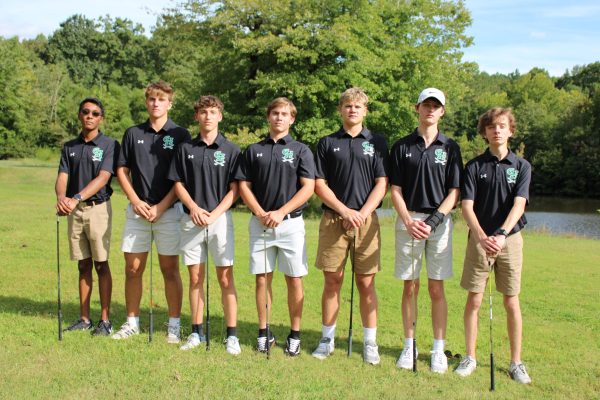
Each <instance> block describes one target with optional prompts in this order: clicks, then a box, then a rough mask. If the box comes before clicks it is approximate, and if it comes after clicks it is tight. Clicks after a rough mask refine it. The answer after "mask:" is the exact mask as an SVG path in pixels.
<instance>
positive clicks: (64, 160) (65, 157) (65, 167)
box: [58, 145, 69, 174]
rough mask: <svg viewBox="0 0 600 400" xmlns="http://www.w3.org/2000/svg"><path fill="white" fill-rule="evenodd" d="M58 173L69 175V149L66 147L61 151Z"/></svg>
mask: <svg viewBox="0 0 600 400" xmlns="http://www.w3.org/2000/svg"><path fill="white" fill-rule="evenodd" d="M58 172H64V173H66V174H68V173H69V149H67V146H66V145H64V146H63V148H62V150H61V151H60V163H59V164H58Z"/></svg>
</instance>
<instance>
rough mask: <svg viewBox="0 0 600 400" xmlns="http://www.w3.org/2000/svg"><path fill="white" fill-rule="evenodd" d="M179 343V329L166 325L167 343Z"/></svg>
mask: <svg viewBox="0 0 600 400" xmlns="http://www.w3.org/2000/svg"><path fill="white" fill-rule="evenodd" d="M180 341H181V327H180V326H179V325H169V324H167V343H169V344H178V343H179V342H180Z"/></svg>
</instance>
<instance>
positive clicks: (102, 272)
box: [55, 98, 119, 336]
mask: <svg viewBox="0 0 600 400" xmlns="http://www.w3.org/2000/svg"><path fill="white" fill-rule="evenodd" d="M78 118H79V121H80V122H81V132H80V134H79V135H78V136H77V138H75V139H73V140H71V141H69V142H67V143H65V145H64V147H63V149H62V152H61V157H60V165H59V167H58V176H57V178H56V185H55V192H56V200H57V201H56V212H57V214H58V215H59V216H67V220H68V229H69V249H70V253H71V259H72V260H77V264H78V268H79V311H80V313H79V315H80V316H79V319H78V320H77V321H75V322H73V323H72V324H71V325H70V326H69V327H68V328H67V329H66V330H67V331H78V330H89V329H92V328H93V322H92V320H91V318H90V298H91V295H92V282H93V276H92V275H93V274H92V269H93V268H95V269H96V273H97V274H98V286H99V292H100V307H101V311H100V321H99V322H98V325H97V326H96V328H95V329H94V331H93V332H92V334H93V335H94V336H108V335H110V334H111V332H112V325H111V323H110V320H109V314H110V298H111V294H112V277H111V274H110V268H109V265H108V254H109V249H110V234H111V223H112V209H111V205H110V196H111V194H112V188H111V186H110V181H111V179H112V176H113V174H114V166H115V161H116V157H117V156H118V152H119V143H118V142H117V141H116V140H114V139H111V138H109V137H108V136H105V135H104V134H103V133H102V132H101V131H100V123H101V122H102V120H103V118H104V106H103V105H102V103H101V102H100V100H98V99H95V98H86V99H84V100H83V101H82V102H81V103H80V104H79V113H78Z"/></svg>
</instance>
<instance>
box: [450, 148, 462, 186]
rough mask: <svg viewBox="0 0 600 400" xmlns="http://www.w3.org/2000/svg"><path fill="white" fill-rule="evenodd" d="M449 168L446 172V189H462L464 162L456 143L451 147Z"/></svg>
mask: <svg viewBox="0 0 600 400" xmlns="http://www.w3.org/2000/svg"><path fill="white" fill-rule="evenodd" d="M450 150H451V151H450V159H449V160H448V163H449V168H448V169H447V170H446V174H447V175H446V189H447V190H449V189H454V188H460V183H461V179H462V170H463V162H462V155H461V153H460V147H459V146H458V143H456V142H455V141H452V142H451V145H450Z"/></svg>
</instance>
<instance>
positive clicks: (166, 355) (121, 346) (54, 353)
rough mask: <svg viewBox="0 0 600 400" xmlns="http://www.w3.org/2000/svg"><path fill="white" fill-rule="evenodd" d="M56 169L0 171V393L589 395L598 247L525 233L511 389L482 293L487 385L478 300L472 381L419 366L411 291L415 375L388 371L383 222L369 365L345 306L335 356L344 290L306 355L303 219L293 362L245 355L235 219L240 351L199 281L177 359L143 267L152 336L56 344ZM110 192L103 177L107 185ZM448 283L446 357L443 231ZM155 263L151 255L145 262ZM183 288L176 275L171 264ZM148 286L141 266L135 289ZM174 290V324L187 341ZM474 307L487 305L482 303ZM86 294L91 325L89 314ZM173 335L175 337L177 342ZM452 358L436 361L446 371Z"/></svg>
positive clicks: (117, 304)
mask: <svg viewBox="0 0 600 400" xmlns="http://www.w3.org/2000/svg"><path fill="white" fill-rule="evenodd" d="M55 174H56V165H54V164H52V165H48V164H44V163H41V162H35V161H26V162H23V161H19V162H6V161H3V162H0V204H2V211H3V212H2V213H1V214H0V255H1V257H0V285H1V287H2V290H1V291H0V343H1V345H0V361H1V363H2V368H1V370H0V382H1V384H0V398H2V399H9V398H10V399H13V398H16V399H25V398H28V399H29V398H100V397H102V398H131V399H136V398H192V397H194V398H232V399H233V398H261V399H262V398H265V399H270V398H278V399H298V398H307V399H313V398H314V399H317V398H324V399H367V398H385V399H388V398H389V399H395V398H409V399H410V398H416V399H421V398H423V399H428V398H448V399H480V398H497V399H509V398H510V399H541V398H557V399H558V398H561V399H562V398H566V399H592V398H600V383H599V382H600V269H599V266H600V241H594V240H588V239H580V238H577V237H556V236H548V235H545V234H539V233H535V232H526V234H525V267H524V271H523V285H522V295H521V305H522V310H523V319H524V335H523V336H524V340H523V343H524V346H523V348H524V350H523V359H524V361H525V362H526V364H527V366H528V369H529V373H530V375H531V377H532V379H533V384H532V385H531V386H521V385H517V384H515V383H513V382H512V381H511V380H510V379H509V377H508V375H507V367H508V362H509V350H508V339H507V335H506V322H505V321H506V315H505V313H504V310H503V309H502V301H501V297H500V295H499V294H496V295H495V298H494V300H495V303H494V304H495V309H494V345H495V355H496V365H497V368H498V370H497V373H496V392H494V393H490V392H489V391H488V387H489V364H488V354H489V344H488V343H489V341H488V340H489V339H488V318H487V316H488V314H487V301H486V303H484V306H483V307H482V310H481V314H480V317H481V324H480V336H479V341H478V362H479V366H478V369H477V370H476V372H475V373H474V375H473V376H471V377H469V378H466V379H461V378H459V377H457V376H455V375H454V374H452V373H448V374H445V375H441V376H440V375H436V374H433V373H431V372H429V370H428V364H429V350H430V347H431V322H430V318H429V313H430V303H429V301H428V298H427V296H426V293H427V292H426V290H423V291H422V292H421V301H420V303H419V310H420V320H419V322H418V326H417V332H418V333H417V341H418V343H419V349H420V353H421V354H420V356H419V363H418V368H419V372H418V373H417V374H416V375H415V374H412V373H411V372H408V371H400V370H398V369H397V368H396V367H395V361H396V359H397V357H398V355H399V353H400V350H401V343H402V333H401V332H402V329H401V317H400V296H401V282H399V281H397V280H396V279H395V278H394V277H393V261H394V250H393V243H394V231H393V223H394V221H393V220H392V219H391V218H387V219H383V220H382V238H383V243H384V245H383V256H382V261H383V265H384V268H383V271H382V272H381V273H380V274H379V275H378V278H377V289H378V295H379V304H380V306H379V329H378V344H379V348H380V353H381V357H382V360H381V365H379V366H375V367H374V366H367V365H364V364H363V363H362V360H361V352H362V330H361V329H360V323H359V322H358V323H357V321H360V319H359V316H358V307H357V304H355V310H354V316H355V318H354V320H355V326H354V338H355V339H354V343H355V345H354V349H355V350H354V354H353V356H352V357H351V358H349V359H348V358H347V357H346V355H345V347H346V343H347V342H346V338H347V329H348V314H349V288H348V284H347V283H346V284H345V285H344V288H343V289H342V291H343V297H344V299H343V304H342V309H341V312H340V318H339V321H338V329H337V336H338V337H337V341H336V344H337V346H338V348H337V350H336V353H335V354H334V355H333V356H332V357H331V358H330V359H328V360H325V361H319V360H316V359H314V358H312V357H311V356H310V351H312V348H313V347H314V346H315V345H316V343H317V342H318V340H319V337H320V295H321V289H322V281H323V278H322V275H321V274H320V273H319V272H318V271H316V270H315V269H314V268H313V267H312V263H313V262H314V259H315V253H316V244H317V233H318V221H317V220H307V221H306V228H307V229H306V231H307V242H308V257H309V262H310V263H311V269H310V272H309V275H308V277H307V278H306V280H305V289H306V295H305V306H304V316H303V330H302V346H303V351H302V355H301V357H298V358H295V359H289V358H286V357H285V356H284V355H283V351H282V348H281V347H277V348H275V349H274V351H273V354H272V357H271V360H268V361H267V360H266V359H265V357H264V355H261V354H257V353H255V352H254V351H253V350H252V348H253V346H254V344H255V340H256V339H255V336H256V331H257V324H256V310H255V305H254V294H253V293H254V281H253V278H252V276H251V275H250V274H249V273H248V268H247V260H248V250H247V246H248V236H247V221H248V218H249V215H248V214H246V213H243V212H236V213H235V224H236V235H237V236H236V251H237V254H236V260H237V266H236V281H237V282H236V284H237V289H238V296H239V323H238V332H239V333H238V335H239V336H240V340H241V344H242V354H241V355H240V356H238V357H232V356H229V355H228V354H227V353H226V352H225V349H224V347H223V346H221V345H220V344H219V343H218V342H219V341H221V340H222V334H223V333H222V330H223V325H222V311H221V308H220V306H219V305H217V303H218V299H219V291H218V284H217V282H216V280H215V274H214V273H212V274H211V279H212V281H211V316H212V318H211V327H212V335H213V336H212V339H213V342H212V344H213V346H211V347H212V348H211V351H210V352H206V351H204V349H202V350H197V351H191V352H181V351H179V350H178V349H177V347H175V346H173V345H167V343H166V342H165V340H164V339H163V335H164V334H165V330H166V327H165V326H164V323H165V322H166V319H167V317H166V311H165V302H164V296H163V295H162V292H163V286H162V278H161V276H160V272H159V270H158V267H157V265H155V267H154V284H155V287H154V297H155V301H156V303H157V304H156V308H155V310H154V313H155V340H154V342H153V343H152V344H149V343H148V341H147V335H145V334H142V335H139V336H137V337H134V338H132V339H130V340H128V341H125V342H117V341H113V340H111V339H108V338H92V337H91V336H90V335H89V334H88V333H83V332H81V333H69V334H65V336H64V340H63V341H62V342H58V341H57V322H56V251H55V248H56V236H55V230H56V218H55V216H54V208H53V206H54V202H55V197H54V194H53V187H54V179H55V176H56V175H55ZM115 183H116V182H115ZM125 205H126V199H125V198H124V196H123V195H122V194H121V193H120V192H118V191H117V192H116V193H115V195H114V196H113V210H114V220H113V226H114V231H113V251H112V254H111V258H110V262H111V268H112V272H113V281H114V290H113V303H112V320H113V324H114V325H115V326H117V327H118V326H119V325H120V324H121V323H122V322H123V320H124V316H125V308H124V304H125V300H124V290H123V285H124V283H123V282H124V276H123V259H122V254H121V253H120V251H119V247H120V236H121V230H122V227H123V219H124V213H123V211H122V210H123V209H124V208H125ZM60 229H61V260H62V265H61V267H62V300H63V315H64V318H65V323H68V322H71V321H72V320H74V319H76V318H77V317H78V293H77V283H76V282H77V269H76V265H75V263H74V262H72V261H70V260H68V247H67V240H66V220H61V225H60ZM454 238H455V245H454V249H455V253H454V272H455V277H454V278H453V279H451V280H450V281H448V282H447V285H446V288H447V289H446V291H447V298H448V303H449V321H448V335H447V348H449V349H451V350H452V351H453V352H455V353H457V352H458V353H463V352H464V344H463V333H462V312H463V307H464V301H465V297H466V293H465V292H464V291H463V290H462V289H461V288H460V287H459V278H460V274H461V270H462V260H463V256H464V248H465V238H466V229H465V226H464V224H463V223H460V222H459V223H457V224H456V228H455V236H454ZM155 263H156V257H155ZM181 272H182V277H183V280H184V287H187V271H185V267H183V266H182V268H181ZM148 281H149V270H148V269H147V271H146V275H145V282H146V283H147V282H148ZM144 292H145V294H144V297H143V299H142V302H143V311H142V312H143V313H142V315H141V324H142V326H143V327H144V328H146V327H147V323H148V318H147V315H148V314H147V313H148V304H149V296H148V287H147V286H146V287H145V288H144ZM186 298H187V289H186V294H185V295H184V308H183V315H182V324H183V326H184V327H185V328H186V330H187V332H189V306H188V304H187V300H186ZM486 300H487V296H486ZM99 309H100V306H99V301H98V295H97V291H96V290H94V293H93V302H92V316H93V319H94V320H97V318H98V315H99ZM288 326H289V322H288V318H287V307H286V301H285V283H284V280H283V276H281V274H276V276H275V279H274V305H273V319H272V327H273V331H274V333H275V335H276V336H277V337H278V338H279V339H280V343H281V342H283V341H284V340H285V336H286V335H287V332H288V329H289V328H288ZM187 332H186V333H187ZM456 363H457V361H455V360H452V361H451V362H450V364H451V368H452V367H454V366H455V365H456Z"/></svg>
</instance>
